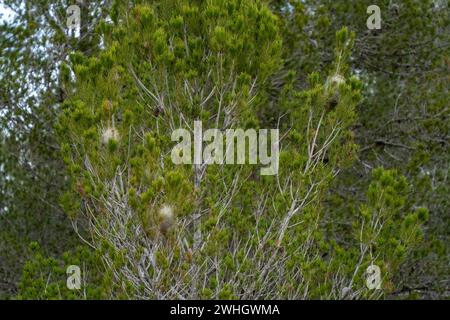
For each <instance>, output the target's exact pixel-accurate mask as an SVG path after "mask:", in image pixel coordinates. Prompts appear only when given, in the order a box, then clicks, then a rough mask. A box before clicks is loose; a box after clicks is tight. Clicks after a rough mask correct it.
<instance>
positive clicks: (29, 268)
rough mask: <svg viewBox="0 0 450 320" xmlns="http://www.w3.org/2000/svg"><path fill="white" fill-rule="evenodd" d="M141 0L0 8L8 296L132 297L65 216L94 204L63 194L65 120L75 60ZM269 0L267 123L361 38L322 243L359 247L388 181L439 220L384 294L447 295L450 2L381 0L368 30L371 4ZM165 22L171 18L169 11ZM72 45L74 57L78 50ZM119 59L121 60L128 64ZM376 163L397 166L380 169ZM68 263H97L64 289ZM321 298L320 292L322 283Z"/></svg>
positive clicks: (2, 226)
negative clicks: (271, 35) (71, 23)
mask: <svg viewBox="0 0 450 320" xmlns="http://www.w3.org/2000/svg"><path fill="white" fill-rule="evenodd" d="M143 2H146V3H149V4H150V5H155V2H154V1H112V0H105V1H81V0H77V1H75V0H73V1H70V0H69V1H51V0H39V1H15V0H2V1H1V2H0V5H1V7H2V8H7V9H8V12H12V14H11V16H10V17H8V18H3V19H2V20H1V21H2V23H1V25H0V52H1V55H0V128H1V130H0V138H1V145H0V186H1V189H0V297H1V298H25V299H28V298H39V299H49V298H78V299H89V298H90V299H92V298H94V299H95V298H129V297H130V296H129V295H128V294H127V292H128V291H127V290H126V289H123V288H117V287H115V286H114V285H113V282H114V280H113V277H114V276H113V274H112V273H111V272H108V268H107V266H105V265H104V264H103V263H101V262H104V260H103V259H102V255H104V254H105V251H104V250H103V251H102V250H94V249H92V248H91V247H89V245H87V244H86V243H85V242H84V241H83V240H82V239H85V238H89V237H90V236H92V235H91V234H90V230H89V227H88V221H86V220H85V219H83V218H80V219H73V217H74V216H73V215H70V216H69V213H71V212H70V211H80V210H83V206H84V203H83V201H82V200H80V199H78V198H76V199H75V200H74V199H67V197H68V196H67V194H69V195H70V194H71V195H74V194H75V192H74V191H73V189H74V188H75V187H76V186H75V187H74V180H73V174H72V173H71V172H67V171H66V165H65V163H64V161H63V155H62V154H61V150H60V148H61V144H60V142H61V141H60V137H57V134H56V131H55V124H56V123H57V122H58V119H59V118H60V116H61V112H62V105H63V103H64V102H65V101H66V102H67V101H68V98H69V97H70V96H72V95H73V92H72V91H73V90H75V91H76V90H78V91H79V92H83V90H85V91H87V89H85V88H81V87H80V86H79V87H76V85H75V86H74V87H72V85H70V82H71V81H67V78H69V79H70V77H71V76H68V73H69V74H71V71H67V69H65V68H66V67H65V66H66V65H68V66H71V67H73V65H74V64H80V65H81V64H82V63H81V62H80V61H84V62H86V61H87V62H86V64H89V61H92V60H89V59H91V58H96V57H99V56H100V55H101V54H102V53H103V52H105V50H108V49H111V41H109V42H108V39H107V36H106V34H107V28H106V27H105V26H109V25H112V26H114V28H116V29H115V30H119V31H117V32H118V33H120V32H121V31H120V30H121V29H120V27H121V26H123V25H122V24H121V21H123V19H125V17H127V18H128V15H129V12H131V9H132V8H134V7H135V6H136V4H141V3H143ZM200 2H201V1H162V2H161V4H160V5H159V7H158V10H160V11H162V12H164V10H167V15H168V16H170V15H171V14H170V12H169V11H170V10H171V6H172V5H174V4H177V3H178V4H179V3H183V4H184V5H186V6H189V5H190V6H195V5H201V4H200ZM219 2H221V3H222V2H223V3H227V2H229V3H234V2H235V1H218V3H219ZM259 2H260V3H262V4H263V5H264V6H266V7H267V8H270V10H271V11H272V13H273V14H274V15H276V16H278V19H277V20H276V22H274V24H275V25H276V26H275V27H276V28H277V30H278V33H277V35H279V36H280V38H281V40H282V46H281V48H280V52H279V54H280V60H279V61H280V63H279V65H278V66H277V68H276V71H275V72H272V73H271V74H270V75H269V76H268V78H269V80H268V83H267V84H265V86H264V92H266V93H267V94H266V95H264V98H263V99H262V100H261V101H260V102H259V103H260V104H261V105H265V106H269V107H268V108H265V109H263V111H262V112H260V113H259V114H258V117H259V121H260V122H261V123H262V124H273V123H274V121H275V120H276V117H277V115H279V113H280V110H283V111H286V110H289V108H292V106H290V105H289V102H292V101H296V102H297V101H303V100H302V97H298V96H297V95H296V94H294V93H295V92H309V91H307V90H310V89H311V76H310V75H311V74H313V73H314V74H317V77H318V78H320V79H326V78H327V76H328V75H330V74H331V73H332V72H333V70H334V68H335V64H334V59H335V47H336V46H335V42H336V32H337V31H339V30H341V28H343V27H346V28H347V29H348V31H349V33H351V34H353V37H354V39H353V42H354V45H353V49H352V51H351V52H350V53H349V56H348V59H347V60H348V61H347V64H348V74H351V75H354V76H355V77H356V78H357V79H358V81H359V82H360V83H362V87H361V89H360V90H361V100H360V101H359V103H358V105H357V107H356V108H355V119H356V120H355V121H354V122H353V123H352V124H351V126H350V127H349V131H350V132H351V135H352V137H353V138H354V141H355V143H356V144H357V145H358V150H357V153H356V155H355V157H354V159H352V160H353V161H352V162H351V164H350V165H346V166H343V167H342V168H341V169H340V170H339V174H338V175H337V176H336V178H335V179H334V180H333V181H332V182H330V185H329V186H328V188H327V190H326V195H325V196H324V197H323V199H322V201H321V205H320V207H321V212H322V213H321V214H323V217H322V223H323V229H322V230H323V236H324V238H326V239H327V240H330V241H332V242H333V243H335V245H336V248H338V247H341V248H345V247H346V246H347V245H348V243H350V242H352V241H353V240H352V236H353V234H352V232H353V231H352V228H353V227H354V226H353V225H352V222H353V221H354V220H355V219H354V217H355V216H356V215H358V214H359V213H360V212H364V210H369V209H368V208H371V206H373V207H376V206H377V205H378V204H374V203H372V202H371V201H370V199H371V192H375V193H376V192H379V191H380V190H381V189H383V188H386V187H387V186H386V185H385V184H384V183H383V182H381V181H383V180H388V181H389V182H388V183H387V184H388V185H392V186H393V187H394V186H395V188H396V192H398V194H397V196H396V197H397V198H396V199H401V201H402V206H401V208H400V209H398V208H397V207H395V205H394V206H393V207H395V209H393V211H399V213H398V214H399V215H402V214H404V213H406V212H414V211H417V210H419V211H420V210H422V209H419V208H421V207H425V208H427V212H429V214H428V213H423V212H422V211H420V212H422V215H426V216H428V215H429V217H427V219H425V218H424V217H421V218H420V219H422V220H423V221H426V222H425V223H424V224H423V226H422V230H423V239H421V241H420V243H419V244H418V245H415V246H414V247H411V250H409V249H408V250H407V254H406V255H405V258H404V259H402V260H401V264H400V265H399V266H398V268H397V269H396V270H397V271H396V272H395V274H393V275H392V279H391V282H392V284H391V288H389V290H386V292H387V294H386V295H385V296H384V297H387V298H402V299H403V298H431V299H437V298H448V296H449V287H450V277H449V275H450V272H449V271H450V270H449V263H450V261H449V252H448V250H449V200H448V194H449V183H448V173H449V163H450V159H449V132H448V129H449V108H448V101H449V90H448V88H449V85H448V84H449V68H450V57H449V31H450V30H449V24H448V21H450V17H449V16H448V15H449V12H450V11H449V8H448V1H442V0H434V1H433V0H422V1H417V0H402V1H400V0H398V1H394V0H383V1H377V3H376V4H377V5H378V6H379V7H380V8H381V17H382V29H381V30H368V29H367V27H366V20H367V17H368V14H367V13H366V9H367V7H368V6H369V5H371V4H373V3H372V2H373V1H365V0H364V1H359V0H349V1H333V0H329V1H328V0H318V1H313V0H304V1H288V0H279V1H275V0H274V1H259ZM72 4H77V5H79V6H80V8H81V21H82V24H81V29H80V36H79V37H78V38H77V37H71V36H70V35H69V34H68V32H67V28H66V18H67V13H66V9H67V8H68V7H69V6H70V5H72ZM164 5H165V6H164ZM0 12H7V11H6V9H4V10H2V11H0ZM121 19H122V20H121ZM164 19H167V20H169V18H168V17H164V15H162V17H161V20H162V21H164ZM230 19H231V20H233V16H231V17H230ZM269 25H270V24H269ZM105 28H106V29H105ZM199 28H201V27H200V26H199ZM127 30H128V31H130V29H127ZM168 30H169V32H170V30H171V29H170V28H168ZM132 31H135V30H132ZM141 31H142V30H141ZM152 32H154V30H152ZM136 47H137V45H136ZM122 50H124V48H122ZM136 51H137V50H136ZM75 52H76V53H77V56H76V57H78V58H77V59H78V60H77V61H76V62H75V63H74V62H73V59H72V61H71V60H70V59H69V57H70V55H71V54H73V53H75ZM72 56H73V55H72ZM115 58H116V57H113V59H115ZM120 59H122V60H120ZM123 59H124V57H121V58H120V57H119V58H117V61H115V62H114V63H115V64H117V65H120V63H121V62H122V61H123ZM277 61H278V60H277ZM163 63H164V62H163ZM277 63H278V62H277ZM104 68H107V66H104V65H103V66H101V67H100V69H101V70H103V69H104ZM268 68H269V69H272V68H273V66H270V67H268ZM91 75H92V73H91ZM68 83H69V84H68ZM352 89H355V88H352ZM355 90H356V89H355ZM343 95H344V94H343ZM349 95H350V94H349ZM100 98H101V97H100ZM296 99H298V100H296ZM253 116H254V115H251V114H250V115H245V117H247V118H252V117H253ZM247 118H246V119H247ZM252 119H253V118H252ZM247 120H248V119H247ZM72 142H73V141H71V142H70V143H72ZM74 143H75V142H74ZM378 167H384V168H385V169H395V170H392V171H389V170H387V171H386V172H383V173H382V172H381V171H380V172H378V171H375V172H374V173H373V170H374V169H375V168H378ZM377 172H378V173H377ZM399 176H404V177H406V180H407V181H408V187H406V186H403V187H402V186H400V185H401V183H398V182H395V181H397V180H399V181H403V180H402V179H403V178H399ZM383 177H384V178H383ZM371 190H372V191H371ZM374 190H375V191H374ZM69 197H70V196H69ZM74 197H75V196H74ZM69 200H70V201H69ZM68 202H69V203H70V204H69V205H68ZM384 205H386V206H387V207H390V206H391V204H387V203H384ZM418 215H420V214H418ZM74 221H76V223H75V222H74ZM79 236H81V237H82V238H80V237H79ZM418 238H419V237H418ZM105 250H106V249H105ZM106 251H107V250H106ZM324 255H325V253H324ZM338 255H339V254H338ZM341 258H342V259H346V257H344V255H342V257H341ZM323 261H327V260H326V259H324V260H323ZM342 263H343V264H345V263H344V262H342ZM68 264H78V265H83V266H84V269H83V270H89V271H87V272H86V273H85V274H86V278H85V279H84V283H85V284H86V285H85V290H82V291H80V292H73V291H69V290H67V289H66V288H65V279H66V275H65V266H67V265H68ZM105 269H106V271H105ZM225 291H226V290H225ZM206 296H208V295H206ZM316 296H318V297H320V296H321V293H320V291H319V293H317V295H316ZM222 297H230V296H228V295H222Z"/></svg>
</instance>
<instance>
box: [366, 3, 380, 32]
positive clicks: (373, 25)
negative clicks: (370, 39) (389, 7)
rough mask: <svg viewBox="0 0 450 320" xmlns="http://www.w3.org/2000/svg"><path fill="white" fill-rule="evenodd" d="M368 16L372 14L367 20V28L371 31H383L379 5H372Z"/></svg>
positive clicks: (368, 10)
mask: <svg viewBox="0 0 450 320" xmlns="http://www.w3.org/2000/svg"><path fill="white" fill-rule="evenodd" d="M367 14H370V16H369V18H367V23H366V24H367V28H368V29H369V30H374V29H376V30H380V29H381V10H380V7H379V6H377V5H374V4H373V5H371V6H368V7H367Z"/></svg>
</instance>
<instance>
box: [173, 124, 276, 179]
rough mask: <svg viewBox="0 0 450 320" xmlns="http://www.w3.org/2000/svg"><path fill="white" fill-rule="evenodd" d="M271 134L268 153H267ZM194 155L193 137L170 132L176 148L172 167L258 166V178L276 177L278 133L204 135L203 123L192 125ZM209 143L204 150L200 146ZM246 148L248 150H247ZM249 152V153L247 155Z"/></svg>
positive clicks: (233, 131) (216, 132)
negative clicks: (187, 165) (259, 168)
mask: <svg viewBox="0 0 450 320" xmlns="http://www.w3.org/2000/svg"><path fill="white" fill-rule="evenodd" d="M269 132H270V153H269V152H268V146H269V139H268V135H269ZM193 140H194V141H193V142H194V143H193V144H194V150H193V151H194V152H193V156H192V137H191V132H190V131H189V130H187V129H176V130H174V131H173V132H172V141H176V142H178V144H177V145H176V146H175V147H174V148H173V149H172V153H171V157H172V161H173V163H174V164H195V165H201V164H207V165H210V164H245V163H248V164H258V162H259V164H261V165H263V166H266V167H263V168H261V171H260V172H261V175H276V174H278V164H279V131H278V129H270V130H269V129H260V130H258V132H257V131H256V130H255V129H247V130H245V131H244V130H243V129H226V130H225V131H224V132H222V131H221V130H219V129H208V130H205V132H203V129H202V122H201V121H194V132H193ZM204 142H205V143H209V144H208V145H206V146H205V148H203V143H204ZM247 147H248V148H247ZM247 150H248V153H247V152H246V151H247Z"/></svg>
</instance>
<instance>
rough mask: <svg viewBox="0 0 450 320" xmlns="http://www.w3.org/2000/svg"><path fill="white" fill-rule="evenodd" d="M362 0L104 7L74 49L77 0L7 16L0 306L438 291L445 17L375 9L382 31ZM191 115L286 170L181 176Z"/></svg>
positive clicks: (420, 9) (87, 18) (179, 0)
mask: <svg viewBox="0 0 450 320" xmlns="http://www.w3.org/2000/svg"><path fill="white" fill-rule="evenodd" d="M369 2H370V1H331V0H330V1H327V0H324V1H308V0H307V1H285V0H279V1H260V0H245V1H244V0H210V1H194V0H192V1H188V0H163V1H114V2H110V1H104V2H98V3H96V4H89V5H86V6H83V7H82V21H83V24H82V28H81V36H80V38H79V39H76V38H71V37H69V36H67V35H66V34H65V31H64V30H63V29H61V25H63V24H64V23H62V22H64V19H65V8H66V7H67V6H68V5H69V3H67V4H63V5H62V4H52V5H51V4H50V3H51V1H42V3H41V2H33V4H28V2H27V5H26V6H21V3H22V2H21V1H5V4H6V5H8V6H11V7H12V8H13V9H15V10H16V12H17V13H18V14H17V19H16V22H14V23H6V24H3V25H2V26H1V28H2V29H1V30H2V34H1V38H0V41H1V42H0V49H1V50H2V52H4V53H5V54H2V57H1V61H2V67H1V69H0V77H1V78H0V81H1V85H2V91H1V92H0V99H1V100H0V102H1V106H0V107H1V109H0V115H1V116H2V119H1V122H0V123H1V134H2V144H1V146H0V171H1V172H2V177H0V186H1V187H2V190H1V193H0V201H1V203H0V219H1V220H0V221H2V224H1V225H0V248H1V249H2V250H1V251H0V277H1V281H2V282H1V283H2V287H0V294H2V295H5V296H7V297H15V298H19V299H124V298H125V299H139V298H141V299H142V298H144V299H149V298H150V299H155V298H156V299H165V298H166V299H167V298H203V299H209V298H213V299H257V298H259V299H260V298H265V299H269V298H288V299H300V298H307V299H308V298H329V299H342V298H346V299H358V298H389V297H401V298H402V297H407V296H410V297H417V296H416V295H417V294H419V297H432V298H436V297H442V296H446V294H448V286H449V284H448V244H449V242H448V240H449V239H448V225H449V224H448V196H447V195H448V191H449V190H448V183H447V176H448V169H449V167H448V164H449V158H448V154H449V152H448V151H449V150H448V116H449V110H448V71H449V70H448V69H449V57H448V31H449V30H448V26H447V25H446V22H448V10H446V9H448V8H447V4H446V3H445V2H438V1H412V0H405V1H402V2H399V3H398V4H394V3H393V1H380V3H379V4H378V5H379V6H380V7H381V8H382V19H383V28H382V30H372V31H370V30H367V27H366V25H365V24H366V19H367V17H368V15H367V13H366V9H367V6H368V5H370V4H371V3H369ZM44 11H45V12H52V14H43V15H42V16H40V18H37V17H38V15H37V13H38V12H44ZM43 30H44V31H45V32H44V34H45V35H43V33H41V32H39V31H43ZM42 48H46V49H45V50H42ZM40 50H41V51H42V52H41V51H40ZM195 120H201V121H202V124H203V128H204V130H206V129H207V128H220V129H221V130H225V129H230V128H243V129H249V128H254V129H263V128H278V129H279V130H280V142H279V145H280V151H281V152H280V163H279V171H278V175H276V176H262V175H260V166H258V165H247V164H245V165H219V164H216V165H208V166H205V165H175V164H174V163H173V162H172V160H171V150H172V148H173V146H174V144H175V143H174V142H172V141H171V133H172V131H173V130H174V129H178V128H187V129H189V130H192V128H193V125H194V121H195ZM3 221H4V223H3ZM73 227H75V229H74V228H73ZM76 235H78V236H79V239H81V240H78V241H77V238H76ZM34 241H36V242H37V243H38V244H37V243H36V242H34ZM30 243H31V245H30ZM63 252H65V253H63ZM372 264H375V265H377V266H379V267H380V268H381V275H382V280H383V281H382V287H381V290H371V289H369V288H368V287H367V286H366V276H367V275H366V273H365V270H366V268H367V267H368V266H369V265H372ZM68 265H79V266H80V267H81V269H82V272H83V282H82V289H81V290H75V291H74V290H69V289H67V287H66V279H67V275H66V272H65V268H66V267H67V266H68ZM22 269H23V270H22ZM20 274H22V277H21V280H20V281H19V276H20Z"/></svg>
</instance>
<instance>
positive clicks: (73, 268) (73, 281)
mask: <svg viewBox="0 0 450 320" xmlns="http://www.w3.org/2000/svg"><path fill="white" fill-rule="evenodd" d="M66 274H67V275H68V277H67V282H66V285H67V289H69V290H80V288H81V269H80V267H79V266H77V265H70V266H68V267H67V269H66Z"/></svg>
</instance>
